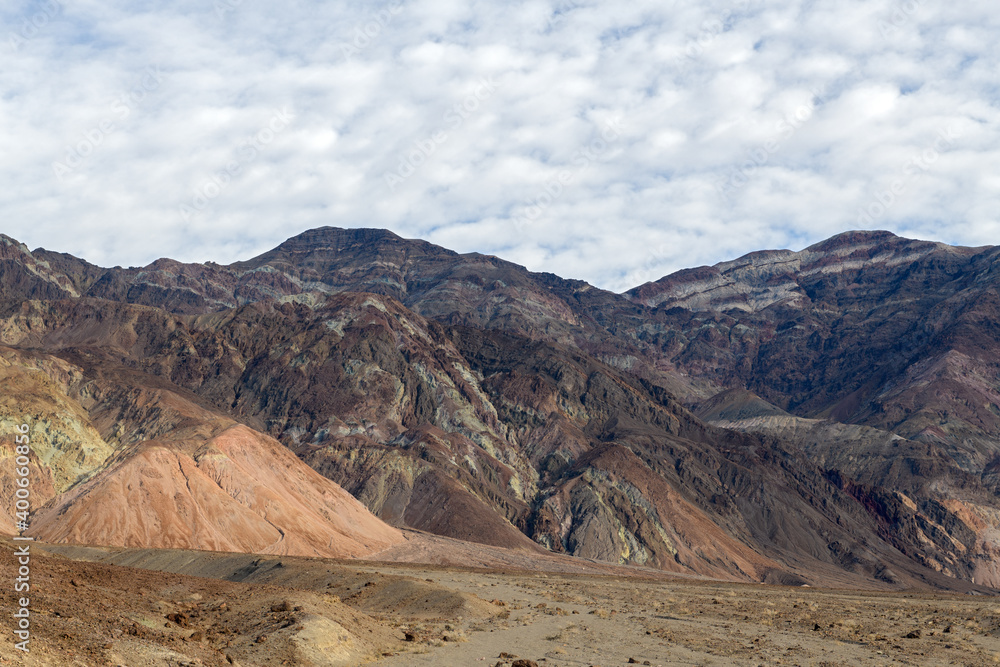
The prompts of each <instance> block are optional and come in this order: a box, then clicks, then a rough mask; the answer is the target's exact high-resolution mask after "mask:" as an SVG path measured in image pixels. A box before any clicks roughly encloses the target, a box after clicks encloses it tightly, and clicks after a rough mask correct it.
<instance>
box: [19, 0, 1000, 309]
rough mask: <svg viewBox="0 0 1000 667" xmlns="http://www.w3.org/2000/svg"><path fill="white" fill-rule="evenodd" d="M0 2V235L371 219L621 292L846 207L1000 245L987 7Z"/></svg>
mask: <svg viewBox="0 0 1000 667" xmlns="http://www.w3.org/2000/svg"><path fill="white" fill-rule="evenodd" d="M213 3H214V4H213ZM0 21H2V32H0V51H3V58H2V61H0V62H2V63H3V64H2V67H0V147H2V149H0V177H2V179H3V182H4V186H5V187H3V189H2V191H0V219H2V222H3V224H2V227H0V232H3V233H5V234H7V235H9V236H13V237H14V238H17V239H18V240H20V241H23V242H25V243H26V244H28V246H29V247H31V248H35V247H38V246H42V247H45V248H49V249H53V250H60V251H64V252H70V253H73V254H75V255H78V256H82V257H84V258H86V259H88V260H89V261H91V262H94V263H97V264H101V265H104V266H112V265H116V264H120V265H123V266H129V265H144V264H146V263H148V262H150V261H152V260H153V259H155V258H157V257H161V256H168V257H173V258H175V259H179V260H185V261H204V260H208V259H212V260H215V261H219V262H222V263H225V262H229V261H233V260H236V259H244V258H248V257H250V256H253V255H255V254H258V253H260V252H262V251H264V250H267V249H269V248H271V247H273V246H275V245H277V244H278V243H279V242H281V241H282V240H283V239H285V238H287V237H289V236H292V235H294V234H297V233H299V232H301V231H303V230H305V229H309V228H312V227H318V226H322V225H333V226H340V227H384V228H388V229H391V230H393V231H395V232H396V233H398V234H400V235H402V236H406V237H414V238H424V239H427V240H429V241H432V242H434V243H438V244H440V245H444V246H446V247H449V248H452V249H454V250H458V251H463V252H468V251H479V252H483V253H489V254H496V255H499V256H501V257H504V258H506V259H509V260H512V261H515V262H518V263H520V264H524V265H526V266H528V267H529V268H531V269H533V270H545V271H552V272H555V273H558V274H560V275H563V276H566V277H572V278H581V279H585V280H588V281H590V282H592V283H595V284H597V285H600V286H602V287H605V288H609V289H614V290H624V289H627V288H628V287H631V286H634V285H636V284H639V283H641V282H644V281H646V280H651V279H655V278H658V277H660V276H662V275H664V274H666V273H669V272H671V271H674V270H677V269H680V268H684V267H689V266H695V265H701V264H710V263H714V262H717V261H722V260H725V259H731V258H733V257H736V256H739V255H742V254H744V253H746V252H750V251H752V250H757V249H762V248H778V247H787V248H792V249H800V248H803V247H805V246H807V245H809V244H811V243H814V242H816V241H819V240H822V239H824V238H826V237H828V236H831V235H833V234H836V233H839V232H842V231H846V230H849V229H860V228H869V229H890V230H892V231H894V232H896V233H898V234H901V235H904V236H910V237H916V238H926V239H933V240H939V241H945V242H948V243H954V244H961V245H986V244H997V243H1000V225H998V222H997V216H998V211H1000V206H998V204H1000V169H998V166H1000V150H998V148H1000V147H998V120H1000V114H998V105H1000V91H998V82H1000V79H998V76H997V72H998V71H1000V63H998V55H1000V46H998V39H997V36H998V35H1000V25H998V24H1000V15H998V14H997V12H996V11H995V8H993V6H992V5H991V4H990V3H984V2H969V1H965V0H955V1H953V2H931V0H826V1H824V0H734V1H731V2H727V1H712V0H708V1H706V0H699V1H697V2H696V1H694V0H674V1H671V0H655V1H646V0H637V1H635V2H631V3H628V4H623V3H617V2H608V1H604V0H582V1H580V2H574V1H572V0H566V1H563V0H554V1H544V0H541V1H535V0H527V1H518V0H514V1H508V2H496V1H492V0H490V1H475V0H471V1H468V2H455V1H454V0H390V1H389V2H388V3H359V2H342V3H319V2H310V1H308V0H290V1H289V2H285V3H279V4H275V3H268V2H262V1H261V0H197V1H195V0H177V1H176V2H172V3H157V2H151V1H149V0H128V2H126V1H125V0H102V1H101V2H97V1H95V0H50V1H49V2H39V1H36V0H32V1H30V2H29V1H23V0H8V1H7V2H4V3H2V5H0Z"/></svg>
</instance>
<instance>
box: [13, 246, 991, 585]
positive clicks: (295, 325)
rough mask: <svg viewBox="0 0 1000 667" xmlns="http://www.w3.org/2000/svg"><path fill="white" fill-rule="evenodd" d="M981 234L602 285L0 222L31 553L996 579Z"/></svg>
mask: <svg viewBox="0 0 1000 667" xmlns="http://www.w3.org/2000/svg"><path fill="white" fill-rule="evenodd" d="M996 252H997V251H996V249H992V248H982V249H966V248H952V247H949V246H943V245H940V244H931V243H925V242H919V241H909V240H906V239H900V238H898V237H895V236H892V235H891V234H888V233H885V232H879V233H867V232H857V233H850V234H846V235H841V236H839V237H835V238H834V239H831V240H830V241H827V242H824V243H821V244H818V245H816V246H813V247H811V248H807V249H806V250H804V251H801V252H799V253H794V252H791V251H768V252H762V253H754V254H752V255H749V256H747V257H744V258H742V259H740V260H736V261H735V262H727V263H724V264H720V265H717V266H715V267H703V268H701V269H693V270H690V271H684V272H681V273H679V274H675V275H673V276H668V277H666V278H664V279H662V280H660V281H657V282H655V283H650V284H647V285H643V286H641V287H638V288H636V289H635V290H632V291H630V292H628V293H626V294H623V295H618V294H613V293H611V292H606V291H604V290H600V289H597V288H594V287H592V286H590V285H587V284H586V283H582V282H580V281H573V280H566V279H562V278H559V277H557V276H554V275H551V274H539V273H532V272H529V271H527V270H525V269H524V268H522V267H519V266H517V265H514V264H511V263H509V262H505V261H503V260H500V259H498V258H495V257H488V256H484V255H478V254H466V255H461V254H457V253H454V252H451V251H449V250H446V249H443V248H439V247H437V246H434V245H431V244H429V243H426V242H423V241H410V240H405V239H401V238H400V237H398V236H396V235H394V234H392V233H390V232H386V231H382V230H343V229H334V228H322V229H317V230H312V231H309V232H306V233H304V234H301V235H299V236H296V237H294V238H292V239H289V240H288V241H286V242H285V243H283V244H281V245H280V246H278V247H277V248H275V249H274V250H272V251H270V252H267V253H264V254H263V255H260V256H259V257H256V258H253V259H250V260H247V261H245V262H237V263H234V264H231V265H229V266H222V265H217V264H211V263H207V264H182V263H179V262H175V261H172V260H158V261H157V262H154V263H153V264H151V265H149V266H147V267H143V268H130V269H123V268H120V267H116V268H110V269H104V268H100V267H95V266H93V265H91V264H88V263H87V262H85V261H83V260H80V259H77V258H74V257H72V256H69V255H64V254H60V253H54V252H50V251H45V250H35V251H29V250H28V249H27V248H26V247H24V246H23V245H21V244H18V243H17V242H16V241H14V240H12V239H8V238H6V237H3V238H0V289H2V300H0V344H2V345H3V346H4V347H3V348H0V352H2V355H0V358H2V359H3V360H4V361H5V362H6V363H5V365H4V366H3V372H4V373H6V374H7V376H9V377H10V378H12V379H13V378H16V379H17V381H18V382H20V383H22V385H23V386H24V387H26V389H25V391H23V392H22V393H21V394H19V395H18V396H17V397H16V400H13V399H12V400H11V401H8V402H7V403H0V405H2V407H3V410H2V414H0V420H3V423H4V424H5V425H7V424H8V423H9V424H13V423H15V422H16V420H17V419H21V418H22V417H21V416H20V415H22V414H31V415H33V416H34V419H33V429H34V430H33V439H34V440H35V441H36V442H37V443H39V444H38V445H37V447H36V457H37V459H38V460H37V462H33V465H34V466H35V468H33V470H35V471H36V472H35V473H34V474H35V477H37V479H38V480H39V481H38V488H39V489H41V490H42V491H40V494H41V495H40V496H39V498H38V500H39V501H40V502H44V503H45V505H44V506H43V507H41V508H40V509H38V511H37V512H36V514H35V515H34V517H33V522H32V530H33V531H36V534H38V535H39V536H41V537H45V538H46V539H50V540H55V541H69V542H94V543H103V544H116V545H129V546H164V547H170V546H176V547H188V548H207V549H219V550H235V551H254V550H268V549H270V550H272V551H274V552H277V553H284V552H286V551H287V552H288V553H298V554H303V555H346V556H353V555H363V554H366V553H367V554H370V553H377V552H379V551H380V550H382V549H388V548H390V547H391V546H392V545H394V544H399V543H400V541H401V540H402V539H404V537H402V535H403V534H402V533H400V532H399V529H418V530H422V531H427V532H430V533H435V534H438V535H442V536H445V537H449V538H456V539H460V540H466V541H469V542H473V543H479V544H484V545H491V546H494V547H513V548H516V549H519V550H521V551H522V552H523V553H525V554H532V553H542V552H543V551H544V550H546V549H547V550H550V551H555V552H558V553H565V554H569V555H573V556H578V557H582V558H589V559H595V560H600V561H606V562H612V563H623V564H638V565H644V566H647V567H655V568H659V569H664V570H669V571H675V572H689V573H697V574H703V575H708V576H714V577H724V578H735V579H740V580H750V581H770V582H776V583H810V584H828V585H851V586H868V587H904V586H913V585H920V586H926V585H932V586H938V587H945V588H953V589H958V590H964V589H966V588H970V587H972V585H973V583H972V582H975V583H976V584H982V585H997V584H1000V579H998V575H1000V570H998V569H997V565H998V564H1000V560H998V546H997V545H995V544H994V542H993V538H992V537H991V536H992V535H993V534H995V531H996V529H997V527H998V523H1000V512H998V510H1000V503H998V502H997V500H996V495H997V493H996V491H997V488H996V487H997V482H998V480H997V477H996V471H997V470H998V469H1000V457H998V456H997V452H996V447H995V445H994V444H993V442H995V437H994V436H995V434H996V431H995V429H996V428H997V423H996V418H997V417H998V416H1000V410H998V409H997V407H996V405H997V401H996V395H995V391H996V388H998V387H1000V382H998V373H997V371H998V369H997V366H996V359H995V358H994V357H995V356H996V352H995V350H996V349H998V348H997V347H996V346H994V345H993V342H994V341H995V335H996V332H995V327H993V326H992V324H991V322H992V321H995V319H991V317H993V316H992V315H991V312H992V311H991V310H990V308H991V304H993V303H994V302H995V299H994V298H995V296H996V278H995V276H994V275H993V273H992V267H993V258H994V257H995V256H996ZM12 381H13V380H12ZM279 443H280V444H279ZM46 480H48V482H46ZM46 483H48V484H49V486H45V485H46ZM50 487H51V490H49V489H50ZM345 490H346V491H347V492H349V493H350V495H348V494H347V493H345ZM355 499H356V500H355ZM362 505H363V507H362ZM109 506H117V507H126V508H127V511H126V512H125V513H123V514H122V513H116V512H112V511H109V510H108V509H107V508H108V507H109ZM84 516H91V517H95V519H89V520H87V521H84V520H83V518H82V517H84ZM2 528H4V527H3V526H0V529H2ZM9 529H10V528H9V527H7V530H9ZM330 536H333V537H332V538H331V537H330Z"/></svg>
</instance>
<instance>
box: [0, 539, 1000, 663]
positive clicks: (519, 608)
mask: <svg viewBox="0 0 1000 667" xmlns="http://www.w3.org/2000/svg"><path fill="white" fill-rule="evenodd" d="M3 546H4V548H2V549H0V569H2V570H3V571H6V570H9V569H10V568H12V567H13V563H12V558H11V556H10V550H9V547H8V545H7V544H4V545H3ZM49 549H51V555H48V556H43V552H44V551H46V550H49ZM35 554H36V556H35V560H33V563H32V565H33V569H32V577H33V579H32V581H33V585H34V587H35V588H34V594H33V596H34V599H33V603H32V607H33V614H34V619H35V621H34V622H35V625H34V626H33V631H34V634H33V642H34V643H33V651H32V653H31V655H30V656H29V657H28V659H27V660H24V656H22V655H20V654H17V653H16V652H15V651H14V650H13V645H12V642H11V640H10V636H11V632H10V627H9V626H10V623H11V618H10V613H8V612H9V611H10V610H11V609H12V605H13V595H12V593H10V592H8V591H6V590H4V591H0V602H2V608H3V615H2V616H0V664H28V665H72V666H73V667H91V666H93V667H96V666H102V667H104V666H111V667H115V666H117V665H128V666H129V667H133V666H143V667H145V666H150V667H152V666H159V665H168V666H170V667H193V666H197V665H219V666H225V665H231V664H236V665H244V666H249V665H261V666H263V665H305V666H318V665H330V666H345V667H346V666H347V665H360V664H374V665H383V666H386V667H411V666H414V667H419V666H421V665H426V666H435V667H459V666H477V665H488V666H489V667H494V666H495V665H497V664H499V665H501V666H502V667H514V666H517V667H530V665H531V664H532V663H531V662H520V663H518V662H517V661H518V660H521V661H533V662H534V663H535V664H537V665H539V666H545V667H570V666H576V665H584V666H587V665H595V666H600V667H609V666H611V665H627V664H640V665H643V664H649V665H753V666H756V665H815V666H820V665H823V666H832V665H849V666H851V667H856V666H858V665H949V664H954V665H993V664H996V663H997V662H1000V605H998V604H997V601H996V599H995V598H991V597H984V596H972V595H949V594H936V593H929V592H910V593H869V592H857V591H844V590H840V591H834V590H820V589H811V588H802V587H796V588H791V587H776V586H767V585H753V584H733V583H724V582H715V581H698V580H691V579H688V580H679V579H675V578H669V577H667V576H666V575H663V574H660V573H652V572H649V573H647V574H649V575H650V576H648V577H644V576H642V574H643V573H642V572H641V571H639V570H636V569H624V568H621V569H618V570H617V572H618V574H617V575H616V576H609V575H607V574H579V573H557V572H549V573H538V572H535V573H532V572H525V571H518V570H511V569H507V570H485V569H472V568H460V567H450V566H432V565H415V564H398V563H397V564H391V563H372V562H363V561H332V560H325V559H305V558H288V557H282V558H280V559H279V558H277V557H275V556H254V555H245V554H212V553H206V552H185V551H156V550H136V551H131V550H122V549H113V550H103V549H86V548H79V547H65V546H55V547H44V546H43V545H36V549H35ZM66 556H73V557H74V558H78V559H79V558H84V559H88V560H89V561H98V560H100V561H103V562H84V561H80V560H70V559H69V558H66ZM114 562H118V563H132V564H142V565H143V566H144V567H145V568H155V569H154V570H151V569H134V568H128V567H123V566H121V565H114V564H112V563H114ZM608 569H609V570H614V568H608ZM193 574H198V575H201V576H191V575H193ZM262 637H263V639H261V638H262ZM504 654H506V655H504ZM502 656H503V657H502Z"/></svg>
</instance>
